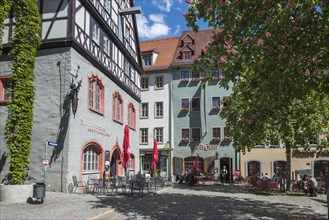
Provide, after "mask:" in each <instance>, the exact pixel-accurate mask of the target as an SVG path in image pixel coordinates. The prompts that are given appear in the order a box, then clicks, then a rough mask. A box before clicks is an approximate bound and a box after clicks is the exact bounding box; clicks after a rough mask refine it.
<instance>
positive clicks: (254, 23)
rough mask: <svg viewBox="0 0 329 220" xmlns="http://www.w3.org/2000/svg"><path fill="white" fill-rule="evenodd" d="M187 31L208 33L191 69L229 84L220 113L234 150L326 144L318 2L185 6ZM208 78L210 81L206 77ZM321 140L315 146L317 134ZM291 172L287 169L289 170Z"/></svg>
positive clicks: (323, 6) (327, 30)
mask: <svg viewBox="0 0 329 220" xmlns="http://www.w3.org/2000/svg"><path fill="white" fill-rule="evenodd" d="M186 2H187V3H188V4H190V7H189V9H188V13H187V14H186V15H185V18H186V20H187V25H188V26H191V27H192V28H193V30H194V31H198V29H199V27H198V26H197V24H196V22H197V21H198V20H200V19H203V20H204V21H205V22H208V25H209V27H213V28H214V34H213V42H212V44H211V46H210V47H209V49H208V51H207V53H205V55H204V56H203V57H202V58H201V59H199V60H196V62H195V64H196V67H195V68H196V70H202V69H214V68H221V69H222V70H223V71H224V73H225V79H224V80H223V81H222V82H221V84H222V86H225V87H228V85H229V84H228V83H229V82H233V88H232V90H233V92H232V98H231V100H230V105H229V107H228V108H226V109H225V111H222V112H221V117H224V118H226V119H227V127H228V130H229V131H230V133H231V135H232V136H233V139H234V145H235V147H236V148H237V149H239V150H241V151H243V152H245V151H246V150H250V149H251V148H253V147H254V146H255V145H257V144H266V145H275V144H278V142H279V141H281V142H283V143H284V144H285V146H286V148H287V150H286V154H287V161H288V163H289V162H290V161H289V160H290V157H291V151H290V147H296V146H297V145H298V144H300V145H302V146H304V147H305V148H308V147H309V143H312V141H315V142H317V143H318V144H319V145H318V148H319V149H320V150H321V149H322V148H321V147H323V146H326V145H327V141H326V140H325V138H324V136H328V127H329V96H328V93H329V72H328V70H329V68H328V67H329V17H328V12H329V11H328V7H329V6H328V3H327V1H320V0H318V1H317V0H313V1H311V0H294V1H292V0H281V1H279V0H255V1H248V0H230V1H228V0H218V1H214V0H199V1H188V0H186ZM209 78H210V77H209ZM321 134H323V135H324V136H322V137H321V139H320V141H319V140H318V137H319V135H321ZM288 169H289V170H287V171H288V172H290V168H288Z"/></svg>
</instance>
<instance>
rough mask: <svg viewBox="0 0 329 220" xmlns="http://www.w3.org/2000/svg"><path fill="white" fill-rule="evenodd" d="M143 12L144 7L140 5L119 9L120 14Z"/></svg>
mask: <svg viewBox="0 0 329 220" xmlns="http://www.w3.org/2000/svg"><path fill="white" fill-rule="evenodd" d="M140 13H142V9H141V7H140V6H135V7H131V8H122V9H120V11H119V14H120V15H134V14H140Z"/></svg>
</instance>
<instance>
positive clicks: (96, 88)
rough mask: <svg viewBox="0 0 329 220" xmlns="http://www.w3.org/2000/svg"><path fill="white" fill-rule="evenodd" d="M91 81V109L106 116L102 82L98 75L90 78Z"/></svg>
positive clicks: (89, 99) (89, 95)
mask: <svg viewBox="0 0 329 220" xmlns="http://www.w3.org/2000/svg"><path fill="white" fill-rule="evenodd" d="M88 80H89V93H88V103H89V104H88V106H89V109H90V110H92V111H94V112H97V113H100V114H104V86H103V83H102V81H101V80H100V79H99V78H98V76H96V75H91V76H89V77H88Z"/></svg>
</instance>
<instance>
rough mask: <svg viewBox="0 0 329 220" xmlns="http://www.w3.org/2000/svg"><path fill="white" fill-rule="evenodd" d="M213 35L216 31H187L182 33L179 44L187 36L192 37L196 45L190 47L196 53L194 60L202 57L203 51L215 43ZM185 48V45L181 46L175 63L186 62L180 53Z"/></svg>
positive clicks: (178, 48)
mask: <svg viewBox="0 0 329 220" xmlns="http://www.w3.org/2000/svg"><path fill="white" fill-rule="evenodd" d="M213 34H214V29H208V30H199V31H198V32H197V33H195V32H193V31H192V30H186V31H183V32H182V34H181V37H180V39H179V42H182V41H183V39H184V38H185V37H186V36H190V37H191V38H192V39H194V44H193V45H190V47H191V48H192V49H193V51H194V56H193V57H192V58H198V57H201V54H202V49H204V48H205V47H206V46H207V45H208V43H209V42H212V41H213V39H212V36H213ZM184 46H185V45H179V46H178V47H177V50H176V52H175V55H174V59H173V62H174V63H175V62H177V63H181V62H185V61H184V60H182V59H181V53H180V51H181V50H182V48H183V47H184Z"/></svg>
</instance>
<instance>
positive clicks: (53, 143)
mask: <svg viewBox="0 0 329 220" xmlns="http://www.w3.org/2000/svg"><path fill="white" fill-rule="evenodd" d="M48 146H51V147H58V144H57V143H56V142H53V141H48Z"/></svg>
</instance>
